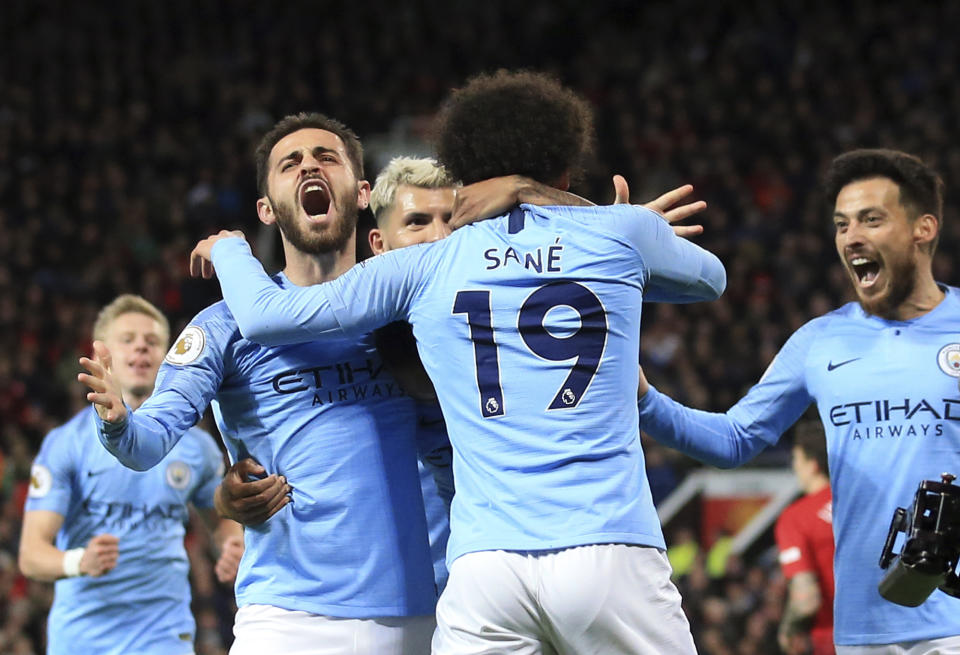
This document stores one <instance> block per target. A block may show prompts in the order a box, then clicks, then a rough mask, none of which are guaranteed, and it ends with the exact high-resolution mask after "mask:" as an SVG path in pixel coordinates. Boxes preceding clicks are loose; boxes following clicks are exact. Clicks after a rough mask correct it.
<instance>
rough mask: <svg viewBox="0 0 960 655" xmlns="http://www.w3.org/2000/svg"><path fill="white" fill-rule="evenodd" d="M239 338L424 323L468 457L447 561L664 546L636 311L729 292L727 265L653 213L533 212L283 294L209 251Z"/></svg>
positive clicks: (420, 329) (457, 471) (459, 465)
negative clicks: (609, 546) (640, 409)
mask: <svg viewBox="0 0 960 655" xmlns="http://www.w3.org/2000/svg"><path fill="white" fill-rule="evenodd" d="M213 261H214V265H215V267H216V269H217V271H218V277H219V279H220V282H221V286H222V287H223V292H224V298H225V299H226V301H227V303H228V304H229V305H230V307H231V310H232V311H233V312H234V314H235V315H236V317H237V321H238V324H239V326H240V329H241V331H242V332H243V333H244V334H245V335H246V336H247V337H248V338H251V339H254V340H256V341H264V342H267V343H279V342H292V341H303V340H307V339H314V338H317V337H318V336H322V335H336V334H342V333H344V332H348V333H356V332H363V331H366V330H369V329H371V328H373V327H376V326H379V325H383V324H386V323H389V322H392V321H395V320H407V321H409V322H410V323H411V324H412V325H413V331H414V335H415V337H416V339H417V344H418V348H419V351H420V357H421V359H422V361H423V364H424V366H425V368H426V370H427V372H428V373H429V374H430V377H431V379H432V380H433V382H434V386H435V388H436V391H437V394H438V396H439V398H440V404H441V406H442V408H443V415H444V417H445V418H446V421H447V428H448V430H449V434H450V441H451V443H452V444H453V448H454V460H453V469H454V477H455V479H456V483H457V493H456V495H455V496H454V499H453V506H452V509H451V535H450V542H449V545H448V552H447V561H448V562H452V561H453V560H454V559H456V558H457V557H459V556H460V555H462V554H464V553H468V552H472V551H479V550H492V549H503V550H547V549H557V548H566V547H571V546H577V545H583V544H595V543H608V542H616V543H627V544H644V545H651V546H656V547H659V548H663V545H664V543H663V536H662V534H661V530H660V524H659V521H658V520H657V515H656V512H655V510H654V506H653V501H652V499H651V495H650V488H649V484H648V483H647V479H646V475H645V473H644V462H643V454H642V451H641V449H640V440H639V438H638V434H639V432H638V421H637V411H636V409H635V398H636V386H637V361H638V358H639V334H640V309H641V303H642V301H643V300H644V298H645V296H646V297H647V298H648V299H658V300H674V301H690V300H698V299H708V298H709V299H712V298H715V297H717V296H718V295H719V294H720V293H721V292H722V289H723V286H724V284H725V275H724V271H723V267H722V265H721V264H720V262H719V261H718V260H717V259H716V257H714V256H713V255H711V254H709V253H707V252H706V251H704V250H702V249H701V248H699V247H698V246H696V245H694V244H692V243H690V242H687V241H684V240H682V239H679V238H677V237H676V236H675V235H674V233H673V231H672V229H671V228H670V226H669V225H668V224H667V223H666V221H664V220H663V219H662V217H660V216H658V215H657V214H655V213H653V212H650V211H648V210H645V209H643V208H640V207H632V206H628V205H620V206H615V207H606V208H592V207H591V208H571V207H534V206H529V205H523V206H522V207H521V208H520V209H516V210H514V211H513V212H511V214H510V215H509V216H503V217H500V218H495V219H492V220H489V221H483V222H481V223H478V224H475V225H472V226H469V227H467V228H464V229H462V230H459V231H457V232H455V233H454V234H453V235H452V236H450V237H449V238H447V239H445V240H443V241H439V242H436V243H433V244H425V245H417V246H410V247H408V248H403V249H401V250H395V251H391V252H388V253H386V254H383V255H380V256H378V257H374V258H372V259H370V260H367V261H366V262H364V263H363V264H360V265H359V266H357V267H355V268H354V269H352V270H351V271H349V272H348V273H346V274H344V275H343V276H341V277H340V278H338V279H337V280H335V281H334V282H331V283H328V284H323V285H317V286H314V287H309V288H299V289H283V290H280V289H277V288H276V285H273V284H272V283H271V282H270V279H269V278H268V277H267V276H266V275H265V274H264V272H263V270H262V268H261V267H260V265H259V263H258V262H257V261H256V260H255V259H253V257H252V256H251V255H250V252H249V247H248V246H247V244H246V243H245V242H243V241H242V240H239V239H224V240H221V241H219V242H218V243H217V244H216V245H215V247H214V248H213Z"/></svg>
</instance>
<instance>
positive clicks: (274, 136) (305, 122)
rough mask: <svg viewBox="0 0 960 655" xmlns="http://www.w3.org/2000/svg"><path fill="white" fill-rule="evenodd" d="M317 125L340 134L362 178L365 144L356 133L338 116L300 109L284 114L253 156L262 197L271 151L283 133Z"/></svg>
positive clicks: (357, 174)
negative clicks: (338, 118)
mask: <svg viewBox="0 0 960 655" xmlns="http://www.w3.org/2000/svg"><path fill="white" fill-rule="evenodd" d="M308 128H316V129H318V130H326V131H327V132H332V133H333V134H336V135H337V136H338V137H340V140H341V141H343V145H344V147H346V149H347V157H348V158H349V159H350V165H351V166H352V167H353V172H354V174H355V175H356V176H357V179H358V180H362V179H363V146H362V145H361V144H360V139H359V138H358V137H357V135H356V133H355V132H354V131H353V130H351V129H350V128H349V127H347V126H346V125H344V124H343V123H341V122H340V121H338V120H337V119H335V118H330V117H329V116H324V115H323V114H320V113H317V112H300V113H299V114H291V115H289V116H284V117H283V118H281V119H280V120H279V121H278V122H277V124H276V125H274V126H273V127H272V128H270V131H269V132H267V133H266V134H264V135H263V138H262V139H260V143H259V144H257V150H256V152H255V154H254V159H256V162H257V193H259V194H260V197H263V196H265V195H267V168H268V167H269V164H270V151H271V150H273V147H274V146H275V145H277V143H278V142H279V141H280V139H282V138H283V137H285V136H287V135H288V134H293V133H294V132H296V131H297V130H303V129H308Z"/></svg>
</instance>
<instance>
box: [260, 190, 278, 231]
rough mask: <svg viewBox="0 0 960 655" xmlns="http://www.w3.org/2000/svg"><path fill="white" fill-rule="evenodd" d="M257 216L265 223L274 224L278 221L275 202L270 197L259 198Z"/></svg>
mask: <svg viewBox="0 0 960 655" xmlns="http://www.w3.org/2000/svg"><path fill="white" fill-rule="evenodd" d="M257 218H259V219H260V222H261V223H263V224H264V225H273V224H274V223H276V222H277V217H276V215H275V214H274V213H273V204H272V203H271V202H270V198H268V197H266V196H264V197H262V198H260V199H259V200H257Z"/></svg>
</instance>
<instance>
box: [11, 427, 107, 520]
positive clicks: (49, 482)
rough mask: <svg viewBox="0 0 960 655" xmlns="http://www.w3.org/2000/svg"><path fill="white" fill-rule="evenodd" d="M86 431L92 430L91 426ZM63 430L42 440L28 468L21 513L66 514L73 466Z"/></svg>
mask: <svg viewBox="0 0 960 655" xmlns="http://www.w3.org/2000/svg"><path fill="white" fill-rule="evenodd" d="M90 429H91V430H92V429H93V426H92V425H91V427H90ZM69 437H70V435H69V434H68V433H67V431H66V427H63V428H58V429H57V430H54V431H53V432H51V433H50V434H48V435H47V437H46V438H45V439H44V440H43V445H42V446H41V448H40V453H39V454H38V455H37V458H36V459H35V460H34V461H33V466H32V467H31V468H30V489H29V491H28V492H27V500H26V503H25V505H24V510H25V511H27V512H30V511H33V510H49V511H51V512H56V513H58V514H61V515H62V516H66V515H67V511H68V510H69V508H70V498H71V495H72V493H73V481H74V478H75V474H76V470H77V463H76V457H75V454H74V453H75V452H76V449H75V448H74V445H75V444H73V443H71V440H70V438H69Z"/></svg>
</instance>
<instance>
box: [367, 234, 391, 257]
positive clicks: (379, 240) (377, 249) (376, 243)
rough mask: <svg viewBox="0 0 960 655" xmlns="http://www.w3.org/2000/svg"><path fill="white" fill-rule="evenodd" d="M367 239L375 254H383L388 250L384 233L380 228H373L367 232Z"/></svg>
mask: <svg viewBox="0 0 960 655" xmlns="http://www.w3.org/2000/svg"><path fill="white" fill-rule="evenodd" d="M367 241H369V243H370V250H372V251H373V254H374V255H382V254H383V253H384V252H386V248H385V247H384V245H383V234H382V233H381V232H380V228H377V227H375V228H372V229H371V230H370V232H368V233H367Z"/></svg>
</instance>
